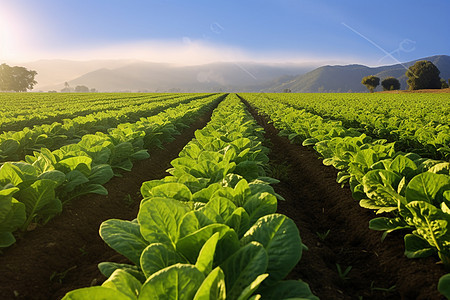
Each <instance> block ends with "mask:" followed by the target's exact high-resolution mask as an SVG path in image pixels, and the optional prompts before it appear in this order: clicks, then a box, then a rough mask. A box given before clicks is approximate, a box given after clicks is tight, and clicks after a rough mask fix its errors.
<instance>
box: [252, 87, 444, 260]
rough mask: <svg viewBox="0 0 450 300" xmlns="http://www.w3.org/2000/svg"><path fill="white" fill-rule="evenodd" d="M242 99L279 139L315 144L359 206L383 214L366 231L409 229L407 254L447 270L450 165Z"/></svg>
mask: <svg viewBox="0 0 450 300" xmlns="http://www.w3.org/2000/svg"><path fill="white" fill-rule="evenodd" d="M245 100H246V101H248V102H249V103H250V104H251V105H252V106H254V107H256V108H257V110H258V111H259V112H261V113H263V114H264V115H266V116H268V118H269V119H270V121H271V122H273V123H274V125H275V127H276V128H278V129H280V130H281V132H280V134H281V135H285V136H287V137H289V139H290V140H291V141H300V142H302V143H303V145H304V146H313V147H314V149H315V150H316V151H317V152H318V153H319V154H320V155H321V156H322V157H323V163H324V164H325V165H332V166H333V167H335V168H336V169H338V170H339V171H340V172H339V173H338V178H337V181H338V182H339V183H342V184H344V183H346V182H348V183H349V186H350V189H351V191H352V194H353V197H354V198H355V199H356V200H358V201H359V204H360V206H362V207H364V208H368V209H371V210H374V211H375V212H376V213H377V214H381V213H384V214H385V216H384V217H378V218H375V219H372V220H371V221H370V224H369V227H370V228H371V229H374V230H380V231H384V234H383V239H384V238H385V236H386V235H387V234H388V233H390V232H393V231H395V230H400V229H402V230H407V231H409V232H410V233H408V234H406V235H405V237H404V241H405V255H406V256H407V257H409V258H419V257H426V256H430V255H435V254H437V255H438V256H439V258H440V259H441V261H442V262H443V264H444V265H445V266H447V267H449V266H450V208H449V207H450V163H448V162H444V161H439V160H433V159H428V158H422V157H421V156H420V155H418V154H415V153H403V152H400V151H396V150H395V142H392V143H387V142H386V140H382V139H372V138H370V137H368V136H366V135H365V134H361V133H360V132H359V131H357V130H355V129H352V128H350V129H348V128H345V127H344V126H343V125H342V123H341V122H339V121H334V120H326V119H323V118H321V117H320V116H317V115H314V114H311V113H308V112H306V111H305V110H297V109H294V108H292V107H290V106H288V105H286V104H282V103H279V102H276V101H272V100H271V99H268V98H264V97H258V96H254V95H253V96H252V95H246V96H245Z"/></svg>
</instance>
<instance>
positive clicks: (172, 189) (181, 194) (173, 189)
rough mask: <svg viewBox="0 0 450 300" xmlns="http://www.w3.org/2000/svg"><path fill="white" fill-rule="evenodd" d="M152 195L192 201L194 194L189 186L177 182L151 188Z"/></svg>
mask: <svg viewBox="0 0 450 300" xmlns="http://www.w3.org/2000/svg"><path fill="white" fill-rule="evenodd" d="M150 193H151V195H152V197H165V198H172V199H175V200H178V201H191V200H192V194H191V191H190V190H189V189H188V187H187V186H185V185H184V184H181V183H177V182H170V183H163V184H160V185H158V186H155V187H153V188H152V189H151V190H150Z"/></svg>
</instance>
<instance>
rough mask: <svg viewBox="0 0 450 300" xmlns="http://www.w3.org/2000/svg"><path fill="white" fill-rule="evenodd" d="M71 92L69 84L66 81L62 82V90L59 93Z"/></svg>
mask: <svg viewBox="0 0 450 300" xmlns="http://www.w3.org/2000/svg"><path fill="white" fill-rule="evenodd" d="M70 92H72V89H71V88H70V85H69V83H68V82H67V81H66V82H64V88H63V89H61V93H70Z"/></svg>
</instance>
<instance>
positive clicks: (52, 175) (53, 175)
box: [38, 170, 66, 186]
mask: <svg viewBox="0 0 450 300" xmlns="http://www.w3.org/2000/svg"><path fill="white" fill-rule="evenodd" d="M38 179H50V180H53V181H54V182H56V186H60V185H61V184H62V183H63V182H64V181H65V180H66V174H64V173H63V172H61V171H58V170H51V171H47V172H44V173H42V174H40V175H39V177H38Z"/></svg>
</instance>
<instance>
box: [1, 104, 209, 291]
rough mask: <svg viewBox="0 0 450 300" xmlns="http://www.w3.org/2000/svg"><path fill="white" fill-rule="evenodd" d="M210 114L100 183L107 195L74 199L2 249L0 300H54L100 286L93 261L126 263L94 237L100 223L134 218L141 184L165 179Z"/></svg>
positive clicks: (102, 278)
mask: <svg viewBox="0 0 450 300" xmlns="http://www.w3.org/2000/svg"><path fill="white" fill-rule="evenodd" d="M212 110H213V109H211V111H209V112H208V113H206V114H205V115H203V116H202V117H200V118H198V119H197V120H196V121H195V122H194V123H193V124H192V125H191V126H190V127H189V128H187V129H185V130H184V131H183V132H182V134H181V135H180V136H177V137H176V139H175V141H173V142H171V143H169V144H167V145H165V149H164V150H161V149H155V150H152V151H150V158H149V159H147V160H145V161H139V162H136V163H135V165H134V167H133V169H132V172H127V173H124V174H123V177H115V178H113V179H112V180H111V181H109V182H108V183H107V184H105V187H106V188H107V189H108V192H109V195H108V196H101V195H88V196H86V197H81V198H79V199H75V200H74V201H72V202H71V203H70V204H68V205H67V206H65V207H64V209H63V212H62V214H61V215H60V216H58V217H56V218H54V219H52V220H51V221H50V222H49V223H47V224H46V225H45V226H43V227H40V228H37V229H36V230H34V231H33V232H29V233H27V234H26V236H25V237H24V238H23V239H22V240H20V241H18V242H17V243H16V244H15V245H13V246H12V247H10V248H9V249H6V250H5V251H4V254H3V255H0V299H60V298H62V297H63V296H64V295H65V293H66V292H68V291H70V290H73V289H76V288H81V287H87V286H90V285H91V284H92V285H93V284H98V283H101V282H103V281H104V280H105V277H104V276H103V275H102V274H101V273H100V272H99V271H98V268H97V264H98V263H99V262H102V261H115V262H126V260H125V258H123V257H122V256H121V255H118V254H117V253H116V252H115V251H114V250H112V249H111V248H109V247H108V246H107V245H106V244H105V243H104V242H103V240H102V239H101V238H100V236H99V234H98V229H99V227H100V224H101V223H102V222H103V221H105V220H108V219H111V218H117V219H127V220H131V219H134V218H136V216H137V212H138V209H139V201H140V199H141V196H140V192H139V190H140V187H141V185H142V182H144V181H147V180H152V179H160V178H163V177H164V176H166V175H168V174H167V173H166V172H165V170H166V169H168V168H169V167H170V161H172V160H173V159H175V158H176V157H178V154H179V152H180V151H181V150H182V149H183V147H184V146H185V145H186V144H187V143H188V142H189V141H190V140H191V139H192V138H193V137H194V131H195V130H197V129H200V128H203V127H204V126H205V125H206V123H207V122H208V121H209V120H210V119H211V114H212Z"/></svg>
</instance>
